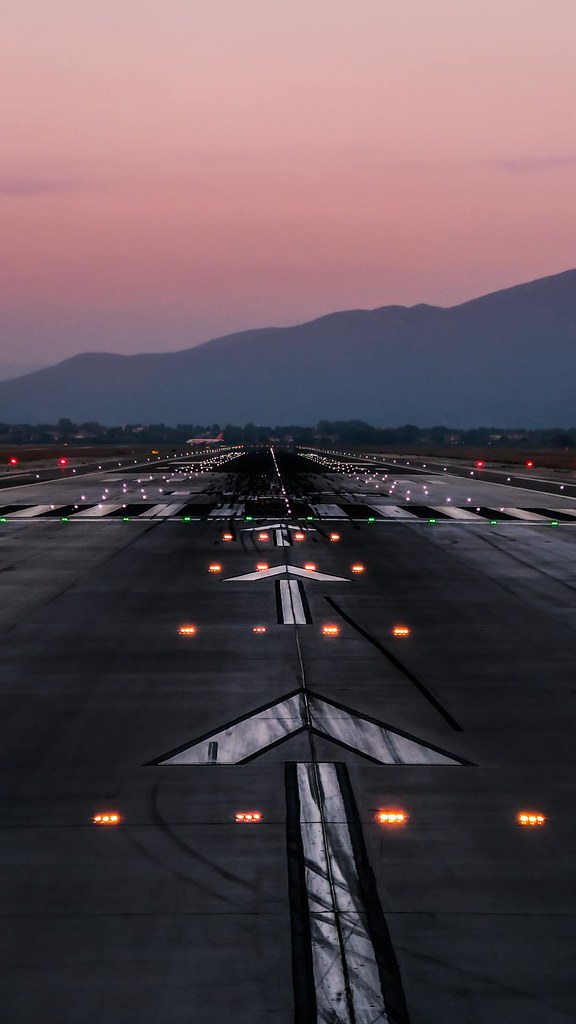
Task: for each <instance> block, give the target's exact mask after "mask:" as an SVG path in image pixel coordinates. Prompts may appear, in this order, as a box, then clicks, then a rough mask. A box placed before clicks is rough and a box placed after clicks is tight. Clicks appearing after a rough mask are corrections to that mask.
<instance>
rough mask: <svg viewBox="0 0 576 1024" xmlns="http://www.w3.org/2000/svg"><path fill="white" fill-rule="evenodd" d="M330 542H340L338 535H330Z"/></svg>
mask: <svg viewBox="0 0 576 1024" xmlns="http://www.w3.org/2000/svg"><path fill="white" fill-rule="evenodd" d="M330 540H332V541H337V540H340V534H339V533H331V534H330Z"/></svg>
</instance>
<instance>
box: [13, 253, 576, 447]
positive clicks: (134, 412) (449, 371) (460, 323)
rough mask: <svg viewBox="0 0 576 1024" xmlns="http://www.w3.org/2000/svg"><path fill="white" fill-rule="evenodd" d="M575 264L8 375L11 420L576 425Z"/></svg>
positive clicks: (94, 355)
mask: <svg viewBox="0 0 576 1024" xmlns="http://www.w3.org/2000/svg"><path fill="white" fill-rule="evenodd" d="M575 397H576V270H568V271H566V272H565V273H563V274H556V275H555V276H553V277H546V278H542V279H540V280H537V281H532V282H531V283H529V284H522V285H518V286H516V287H515V288H507V289H505V290H504V291H499V292H494V293H493V294H491V295H486V296H484V297H482V298H480V299H474V300H473V301H471V302H465V303H463V304H462V305H459V306H453V307H451V308H449V309H444V308H441V307H438V306H428V305H418V306H413V307H410V308H408V307H405V306H384V307H382V308H381V309H374V310H352V311H349V312H342V313H332V314H330V315H328V316H323V317H321V318H320V319H318V320H313V321H311V322H310V323H305V324H301V325H300V326H297V327H280V328H278V327H271V328H264V329H260V330H253V331H243V332H241V333H238V334H231V335H227V336H226V337H223V338H216V339H214V340H213V341H208V342H206V343H205V344H203V345H198V346H196V347H194V348H190V349H184V350H183V351H180V352H169V353H165V354H159V355H138V356H120V355H110V354H104V353H87V354H84V355H78V356H74V357H73V358H72V359H66V360H65V361H64V362H62V363H59V364H57V365H55V366H51V367H49V368H47V369H44V370H38V371H37V372H35V373H29V374H26V375H25V376H22V377H17V378H15V379H14V380H9V381H3V382H0V421H4V422H9V423H15V422H29V423H40V422H54V421H55V420H57V419H58V418H59V417H61V416H66V417H69V418H70V419H72V420H75V421H78V422H81V421H87V420H99V421H100V422H102V423H106V424H112V423H127V422H132V423H134V422H144V423H158V422H165V423H169V424H176V423H179V422H186V423H192V422H194V423H202V422H206V423H213V422H216V421H218V422H221V423H234V422H236V423H245V422H246V421H252V422H256V423H314V422H316V421H317V420H319V419H341V420H342V419H363V420H368V421H370V422H372V423H374V424H375V425H389V424H397V423H406V422H411V423H415V424H417V425H420V426H422V425H427V424H433V423H449V424H451V425H453V426H470V425H475V424H481V423H482V424H499V425H502V426H511V425H525V426H529V427H546V426H551V425H553V426H565V427H567V426H573V425H575V424H576V403H575Z"/></svg>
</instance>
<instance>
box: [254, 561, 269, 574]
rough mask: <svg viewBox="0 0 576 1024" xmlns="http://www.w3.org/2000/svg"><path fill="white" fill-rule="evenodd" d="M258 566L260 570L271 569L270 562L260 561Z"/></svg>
mask: <svg viewBox="0 0 576 1024" xmlns="http://www.w3.org/2000/svg"><path fill="white" fill-rule="evenodd" d="M256 568H257V569H258V572H266V569H269V568H270V566H269V565H268V562H258V564H257V566H256Z"/></svg>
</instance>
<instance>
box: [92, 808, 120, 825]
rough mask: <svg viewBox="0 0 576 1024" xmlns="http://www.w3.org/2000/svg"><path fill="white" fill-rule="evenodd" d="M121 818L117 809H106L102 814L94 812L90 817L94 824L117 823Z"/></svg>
mask: <svg viewBox="0 0 576 1024" xmlns="http://www.w3.org/2000/svg"><path fill="white" fill-rule="evenodd" d="M121 821H122V818H121V817H120V815H119V814H118V812H117V811H107V812H105V813H102V814H95V815H94V816H93V818H92V823H93V824H94V825H118V824H119V823H120V822H121Z"/></svg>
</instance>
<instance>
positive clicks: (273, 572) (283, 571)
mask: <svg viewBox="0 0 576 1024" xmlns="http://www.w3.org/2000/svg"><path fill="white" fill-rule="evenodd" d="M271 576H301V577H302V578H303V579H307V580H316V581H318V582H323V583H349V582H350V580H349V579H346V578H345V577H344V576H329V575H328V574H327V573H325V572H312V571H311V570H310V569H301V568H300V566H298V565H275V566H273V567H272V568H271V569H262V571H261V572H258V571H256V572H246V573H244V574H243V575H242V576H228V577H227V578H226V579H225V580H223V583H248V582H256V581H257V580H266V579H270V577H271Z"/></svg>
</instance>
